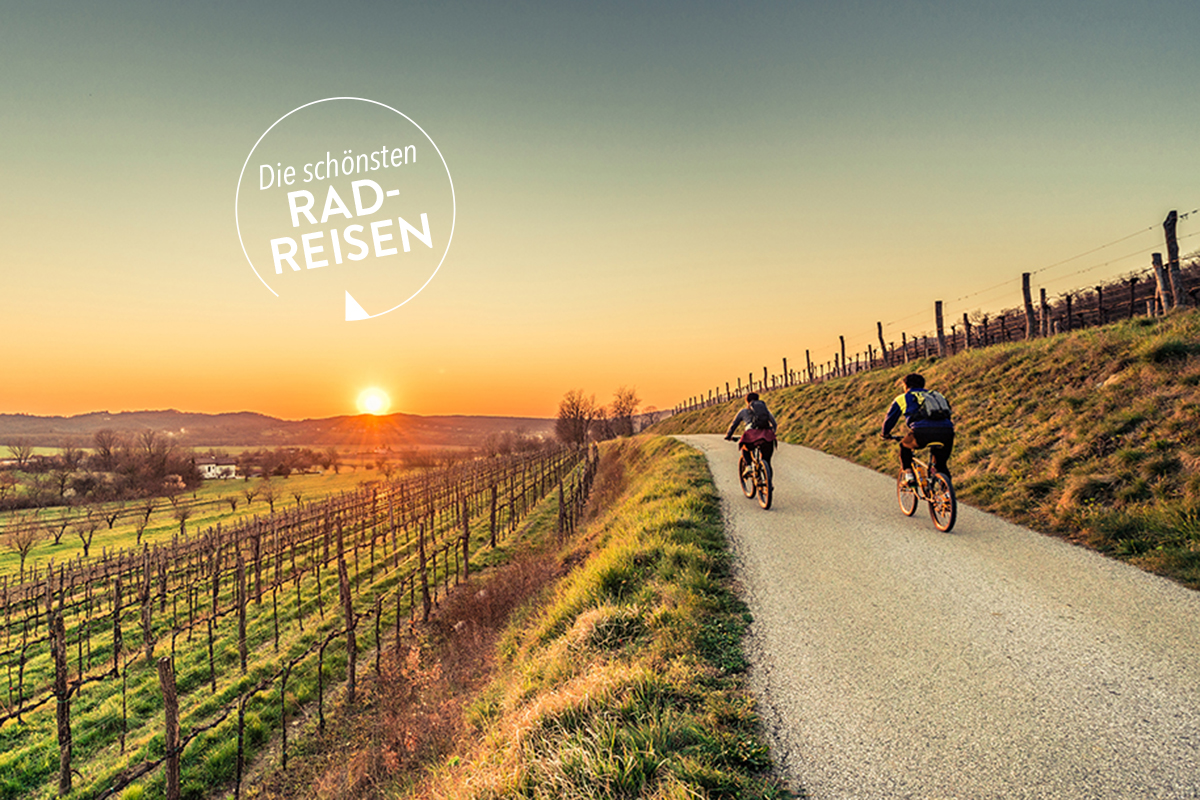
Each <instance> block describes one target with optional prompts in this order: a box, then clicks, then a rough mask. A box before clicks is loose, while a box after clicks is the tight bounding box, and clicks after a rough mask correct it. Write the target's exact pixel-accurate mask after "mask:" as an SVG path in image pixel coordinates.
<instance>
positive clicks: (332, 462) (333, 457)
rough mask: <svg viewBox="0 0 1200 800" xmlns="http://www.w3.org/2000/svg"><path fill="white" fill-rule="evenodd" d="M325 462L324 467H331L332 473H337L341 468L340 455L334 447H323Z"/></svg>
mask: <svg viewBox="0 0 1200 800" xmlns="http://www.w3.org/2000/svg"><path fill="white" fill-rule="evenodd" d="M325 463H326V464H328V466H327V467H326V469H328V468H329V467H333V474H334V475H337V474H338V473H339V472H340V471H341V469H342V456H341V454H340V453H339V452H338V449H337V448H336V447H327V448H325Z"/></svg>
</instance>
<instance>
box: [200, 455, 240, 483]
mask: <svg viewBox="0 0 1200 800" xmlns="http://www.w3.org/2000/svg"><path fill="white" fill-rule="evenodd" d="M196 469H198V470H199V471H200V477H201V478H204V479H205V480H209V479H211V478H236V477H237V462H236V461H234V460H233V459H232V458H226V457H221V458H213V457H212V456H197V457H196Z"/></svg>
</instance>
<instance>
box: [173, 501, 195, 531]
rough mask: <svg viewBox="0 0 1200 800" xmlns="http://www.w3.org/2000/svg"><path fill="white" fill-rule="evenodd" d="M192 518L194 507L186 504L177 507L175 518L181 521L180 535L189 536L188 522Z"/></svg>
mask: <svg viewBox="0 0 1200 800" xmlns="http://www.w3.org/2000/svg"><path fill="white" fill-rule="evenodd" d="M191 516H192V507H191V506H189V505H187V504H186V503H185V504H184V505H181V506H176V507H175V513H174V517H175V519H176V520H178V521H179V535H180V536H181V537H182V536H187V521H188V518H189V517H191Z"/></svg>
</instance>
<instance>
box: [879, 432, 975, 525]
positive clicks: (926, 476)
mask: <svg viewBox="0 0 1200 800" xmlns="http://www.w3.org/2000/svg"><path fill="white" fill-rule="evenodd" d="M888 438H889V439H891V440H892V441H894V442H899V441H900V437H898V436H889V437H888ZM943 446H944V445H943V444H942V443H941V442H930V443H929V444H928V445H926V447H928V448H930V450H932V449H933V448H935V447H943ZM918 449H920V448H918ZM913 475H915V476H916V482H915V483H913V484H909V482H908V481H907V480H905V478H904V470H903V469H901V470H900V473H899V474H898V475H897V476H896V499H897V500H899V501H900V510H901V511H902V512H904V516H906V517H911V516H912V515H913V514H915V513H917V506H919V505H920V504H921V501H922V500H924V501H925V502H927V503H929V516H930V517H931V518H932V519H933V526H934V527H935V528H937V529H938V530H939V531H942V532H943V533H948V532H949V531H950V529H951V528H953V527H954V522H955V520H957V519H958V500H957V499H956V498H955V496H954V484H953V483H951V482H950V476H949V475H943V474H942V473H940V472H938V471H937V468H936V467H935V466H934V462H933V459H930V461H929V463H926V462H925V461H923V460H921V459H919V458H917V457H916V454H915V453H914V455H913Z"/></svg>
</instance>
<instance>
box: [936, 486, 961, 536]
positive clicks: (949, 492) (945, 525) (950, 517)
mask: <svg viewBox="0 0 1200 800" xmlns="http://www.w3.org/2000/svg"><path fill="white" fill-rule="evenodd" d="M929 516H930V518H931V519H932V520H933V527H935V528H937V529H938V530H939V531H941V532H942V533H949V532H950V530H951V529H952V528H953V527H954V523H955V521H956V520H957V519H958V500H957V499H956V498H955V497H954V484H953V483H951V482H950V479H949V478H947V477H946V476H945V475H943V474H941V473H940V472H935V473H934V474H933V475H931V476H930V477H929Z"/></svg>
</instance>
